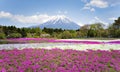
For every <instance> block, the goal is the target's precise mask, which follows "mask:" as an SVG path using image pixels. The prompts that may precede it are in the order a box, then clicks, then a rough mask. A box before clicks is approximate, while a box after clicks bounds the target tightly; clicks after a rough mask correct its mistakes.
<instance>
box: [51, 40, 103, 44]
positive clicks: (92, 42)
mask: <svg viewBox="0 0 120 72" xmlns="http://www.w3.org/2000/svg"><path fill="white" fill-rule="evenodd" d="M51 42H58V43H59V42H62V43H82V44H102V42H97V41H74V40H73V41H72V40H71V41H67V40H53V41H51Z"/></svg>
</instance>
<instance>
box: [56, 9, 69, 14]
mask: <svg viewBox="0 0 120 72" xmlns="http://www.w3.org/2000/svg"><path fill="white" fill-rule="evenodd" d="M57 13H58V14H67V13H68V11H60V10H59V11H58V12H57Z"/></svg>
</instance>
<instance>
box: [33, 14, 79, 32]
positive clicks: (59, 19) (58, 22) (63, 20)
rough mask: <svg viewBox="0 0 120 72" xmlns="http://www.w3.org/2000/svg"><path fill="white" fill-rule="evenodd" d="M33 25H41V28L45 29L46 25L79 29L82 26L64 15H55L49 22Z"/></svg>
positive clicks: (47, 26)
mask: <svg viewBox="0 0 120 72" xmlns="http://www.w3.org/2000/svg"><path fill="white" fill-rule="evenodd" d="M32 27H40V28H41V29H43V28H44V27H46V28H53V29H55V28H58V29H60V28H61V29H67V30H77V29H79V28H80V26H79V25H78V24H77V23H75V22H73V21H71V20H70V19H69V18H68V17H66V16H64V15H57V16H53V17H52V18H50V19H49V20H48V21H47V22H45V23H43V24H40V25H37V26H32Z"/></svg>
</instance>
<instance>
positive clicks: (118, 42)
mask: <svg viewBox="0 0 120 72" xmlns="http://www.w3.org/2000/svg"><path fill="white" fill-rule="evenodd" d="M107 43H109V44H120V41H110V42H107Z"/></svg>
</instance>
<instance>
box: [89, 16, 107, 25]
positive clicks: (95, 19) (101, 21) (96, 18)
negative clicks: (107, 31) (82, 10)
mask: <svg viewBox="0 0 120 72" xmlns="http://www.w3.org/2000/svg"><path fill="white" fill-rule="evenodd" d="M98 22H99V23H103V24H105V25H108V23H107V22H105V21H103V20H101V19H100V18H99V17H97V16H95V17H94V18H93V19H92V20H91V21H90V22H89V23H90V24H92V23H98Z"/></svg>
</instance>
